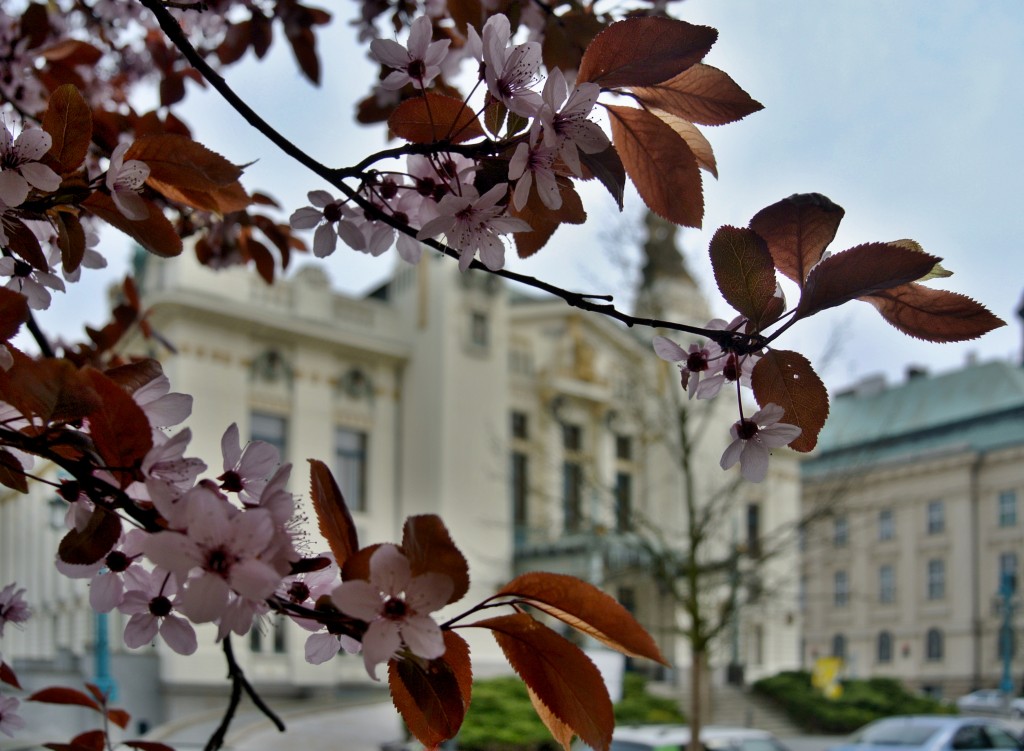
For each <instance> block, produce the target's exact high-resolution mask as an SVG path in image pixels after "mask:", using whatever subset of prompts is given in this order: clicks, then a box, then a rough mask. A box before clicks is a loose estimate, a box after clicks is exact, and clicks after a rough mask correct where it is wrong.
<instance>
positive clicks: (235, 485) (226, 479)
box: [217, 469, 242, 493]
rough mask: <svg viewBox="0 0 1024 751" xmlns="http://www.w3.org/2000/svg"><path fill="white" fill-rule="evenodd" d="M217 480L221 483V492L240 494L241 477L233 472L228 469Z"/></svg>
mask: <svg viewBox="0 0 1024 751" xmlns="http://www.w3.org/2000/svg"><path fill="white" fill-rule="evenodd" d="M217 479H218V480H220V481H221V483H220V487H221V489H222V490H226V491H228V492H229V493H241V492H242V476H241V475H240V474H238V473H237V472H235V470H233V469H229V470H228V471H227V472H225V473H224V474H222V475H221V476H220V477H218V478H217Z"/></svg>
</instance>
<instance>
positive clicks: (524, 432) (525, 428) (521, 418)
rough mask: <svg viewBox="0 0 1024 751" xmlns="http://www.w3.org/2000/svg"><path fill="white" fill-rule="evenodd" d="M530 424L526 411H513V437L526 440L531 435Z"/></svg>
mask: <svg viewBox="0 0 1024 751" xmlns="http://www.w3.org/2000/svg"><path fill="white" fill-rule="evenodd" d="M529 428H530V424H529V422H528V421H527V419H526V413H525V412H519V411H515V412H513V413H512V437H513V438H518V439H520V440H523V441H525V440H526V439H527V438H529V437H530V430H529Z"/></svg>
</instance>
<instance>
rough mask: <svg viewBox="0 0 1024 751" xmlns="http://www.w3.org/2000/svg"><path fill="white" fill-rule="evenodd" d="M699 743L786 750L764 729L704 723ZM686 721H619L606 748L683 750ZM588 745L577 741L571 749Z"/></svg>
mask: <svg viewBox="0 0 1024 751" xmlns="http://www.w3.org/2000/svg"><path fill="white" fill-rule="evenodd" d="M700 740H701V745H703V746H704V748H705V749H707V751H789V749H788V748H786V746H785V745H783V744H782V742H780V741H779V739H778V738H776V737H775V736H774V735H772V734H771V733H769V732H767V731H766V730H756V729H754V728H737V727H725V726H722V725H708V726H705V727H703V728H701V731H700ZM689 743H690V728H689V726H688V725H621V726H619V727H616V728H615V731H614V732H613V733H612V745H611V748H610V751H686V747H687V745H689ZM588 748H589V747H588V746H586V745H584V744H582V743H579V742H577V744H574V747H573V751H587V749H588Z"/></svg>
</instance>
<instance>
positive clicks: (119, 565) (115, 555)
mask: <svg viewBox="0 0 1024 751" xmlns="http://www.w3.org/2000/svg"><path fill="white" fill-rule="evenodd" d="M106 564H107V568H109V569H110V570H111V571H113V572H114V573H115V574H119V573H121V572H122V571H124V570H126V569H127V568H128V567H129V566H131V565H132V559H131V558H129V557H128V556H126V555H125V554H124V553H122V552H121V551H120V550H115V551H113V552H112V553H111V554H110V555H108V556H107V560H106Z"/></svg>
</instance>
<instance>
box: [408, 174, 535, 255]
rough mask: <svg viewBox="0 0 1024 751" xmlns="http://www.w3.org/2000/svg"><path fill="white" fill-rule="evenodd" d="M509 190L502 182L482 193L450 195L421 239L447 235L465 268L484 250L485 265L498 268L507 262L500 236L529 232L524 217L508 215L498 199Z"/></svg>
mask: <svg viewBox="0 0 1024 751" xmlns="http://www.w3.org/2000/svg"><path fill="white" fill-rule="evenodd" d="M507 193H508V184H507V183H499V184H498V185H495V186H494V187H493V188H491V189H490V190H489V191H487V192H486V193H484V194H483V195H482V196H478V195H477V192H476V190H475V189H473V188H469V187H467V188H466V189H464V192H463V195H461V196H456V195H447V196H445V197H444V198H442V199H441V202H440V203H439V204H438V206H437V211H438V216H437V217H436V218H434V219H431V220H430V221H429V222H427V223H426V224H424V225H423V227H422V229H420V231H419V232H418V233H417V235H416V237H417V238H418V239H420V240H423V239H426V238H428V237H434V236H436V235H440V234H444V236H445V238H446V240H447V241H448V244H449V245H450V246H451V247H453V248H454V249H456V250H457V251H458V252H459V269H460V270H461V271H465V270H466V269H468V268H469V265H470V264H471V263H472V262H473V257H474V256H475V255H476V254H477V251H479V252H480V260H481V262H483V264H484V266H486V267H487V268H489V269H491V270H492V271H496V270H498V269H500V268H501V267H502V266H504V265H505V245H504V243H503V242H502V241H501V239H500V236H501V235H503V234H507V233H509V232H529V230H530V225H529V224H527V223H526V222H524V221H523V220H522V219H517V218H515V217H510V216H506V215H505V208H504V207H503V206H499V205H498V202H499V201H500V200H501V199H502V198H504V197H505V195H506V194H507Z"/></svg>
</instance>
